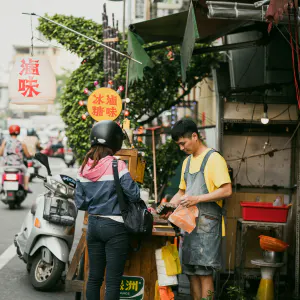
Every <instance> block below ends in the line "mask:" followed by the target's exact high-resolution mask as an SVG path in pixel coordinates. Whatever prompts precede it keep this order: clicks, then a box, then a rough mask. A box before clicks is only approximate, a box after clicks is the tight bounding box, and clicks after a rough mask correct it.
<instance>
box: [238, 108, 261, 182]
mask: <svg viewBox="0 0 300 300" xmlns="http://www.w3.org/2000/svg"><path fill="white" fill-rule="evenodd" d="M255 107H256V104H254V106H253V111H252V116H251V121H250V127H249V130H248V131H249V132H250V130H251V127H252V122H253V117H254V111H255ZM248 139H249V135H248V136H247V139H246V142H245V146H244V151H243V154H242V158H241V161H240V164H239V167H238V170H237V172H236V175H235V177H234V180H235V179H236V178H237V176H238V175H239V173H240V170H241V165H242V161H243V160H244V154H245V152H246V148H247V144H248Z"/></svg>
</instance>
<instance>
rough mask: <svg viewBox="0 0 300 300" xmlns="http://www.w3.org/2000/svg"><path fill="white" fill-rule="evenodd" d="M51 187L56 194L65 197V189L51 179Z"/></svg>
mask: <svg viewBox="0 0 300 300" xmlns="http://www.w3.org/2000/svg"><path fill="white" fill-rule="evenodd" d="M51 185H52V186H53V188H54V189H55V191H56V192H58V193H60V194H63V195H66V194H67V187H66V186H65V185H63V184H61V183H59V182H57V181H56V180H54V179H51Z"/></svg>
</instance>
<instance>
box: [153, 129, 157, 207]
mask: <svg viewBox="0 0 300 300" xmlns="http://www.w3.org/2000/svg"><path fill="white" fill-rule="evenodd" d="M155 150H156V149H155V129H152V153H153V181H154V199H155V203H157V200H158V199H157V182H156V151H155Z"/></svg>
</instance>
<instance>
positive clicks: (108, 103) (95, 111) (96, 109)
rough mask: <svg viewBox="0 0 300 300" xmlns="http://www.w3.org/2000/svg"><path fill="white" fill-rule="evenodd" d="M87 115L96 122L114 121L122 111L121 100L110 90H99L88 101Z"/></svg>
mask: <svg viewBox="0 0 300 300" xmlns="http://www.w3.org/2000/svg"><path fill="white" fill-rule="evenodd" d="M87 109H88V112H89V115H90V116H91V117H92V118H93V119H94V120H96V121H101V120H115V119H116V118H117V117H118V116H119V115H120V113H121V111H122V99H121V97H120V96H119V94H118V93H117V92H116V91H114V90H113V89H110V88H99V89H97V90H96V91H94V92H93V93H92V94H91V95H90V96H89V99H88V103H87Z"/></svg>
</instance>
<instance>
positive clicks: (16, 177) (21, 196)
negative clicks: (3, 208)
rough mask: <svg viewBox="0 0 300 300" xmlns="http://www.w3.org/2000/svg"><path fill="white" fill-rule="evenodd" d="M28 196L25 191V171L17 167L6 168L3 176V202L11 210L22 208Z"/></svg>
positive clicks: (1, 195) (1, 196)
mask: <svg viewBox="0 0 300 300" xmlns="http://www.w3.org/2000/svg"><path fill="white" fill-rule="evenodd" d="M26 196H27V193H26V191H25V190H24V174H23V170H22V169H19V168H18V167H17V166H6V167H4V169H3V174H2V190H1V193H0V198H1V201H2V202H3V203H4V204H8V206H9V209H14V208H15V207H20V206H21V203H22V202H23V201H24V200H25V198H26Z"/></svg>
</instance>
